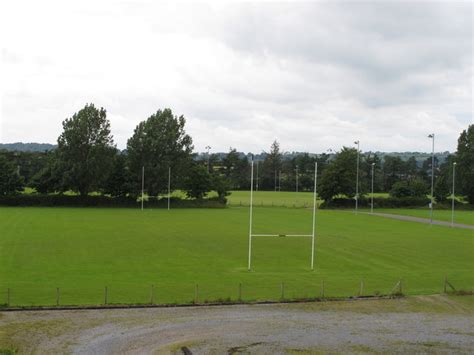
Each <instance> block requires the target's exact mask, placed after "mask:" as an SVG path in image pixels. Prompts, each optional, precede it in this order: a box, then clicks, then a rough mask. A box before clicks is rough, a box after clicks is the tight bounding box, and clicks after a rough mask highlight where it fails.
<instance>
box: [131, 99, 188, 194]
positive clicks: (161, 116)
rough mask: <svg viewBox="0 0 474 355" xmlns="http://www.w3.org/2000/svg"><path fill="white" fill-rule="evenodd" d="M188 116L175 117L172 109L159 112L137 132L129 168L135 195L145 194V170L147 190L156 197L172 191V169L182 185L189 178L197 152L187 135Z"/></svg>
mask: <svg viewBox="0 0 474 355" xmlns="http://www.w3.org/2000/svg"><path fill="white" fill-rule="evenodd" d="M185 124H186V119H185V118H184V116H180V117H177V116H174V115H173V112H172V111H171V109H169V108H166V109H164V110H158V111H157V112H156V113H155V114H153V115H151V116H150V117H149V118H148V119H147V120H146V121H142V122H140V123H139V124H138V126H137V127H136V128H135V131H134V134H133V136H132V137H131V138H130V139H129V140H128V142H127V154H128V166H129V169H130V175H131V178H132V180H131V182H132V186H131V188H132V192H133V193H134V194H136V195H138V193H139V192H140V190H141V180H142V167H145V189H146V192H147V193H148V195H150V196H156V195H158V194H160V193H163V192H166V191H167V190H168V169H169V167H171V169H172V173H173V179H174V181H176V182H177V183H176V184H174V186H177V185H179V184H180V183H181V182H182V181H183V179H184V176H185V175H186V174H187V171H186V170H187V167H189V166H190V162H191V158H192V156H191V153H192V150H193V145H192V139H191V137H190V136H189V135H187V134H186V132H185V130H184V126H185Z"/></svg>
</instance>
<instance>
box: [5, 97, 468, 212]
mask: <svg viewBox="0 0 474 355" xmlns="http://www.w3.org/2000/svg"><path fill="white" fill-rule="evenodd" d="M185 125H186V119H185V117H184V116H179V117H178V116H176V115H174V114H173V112H172V111H171V109H169V108H166V109H163V110H158V111H157V112H156V113H154V114H152V115H151V116H150V117H148V118H147V119H146V120H144V121H142V122H140V123H139V124H138V125H137V126H136V128H135V130H134V132H133V134H132V136H131V137H130V138H129V139H128V141H127V146H126V149H125V150H123V151H121V150H119V149H117V147H116V144H115V142H114V139H113V136H112V134H111V129H110V121H109V120H108V119H107V112H106V110H105V109H104V108H96V107H95V106H94V105H93V104H88V105H86V106H85V107H84V108H83V109H81V110H80V111H78V112H77V113H75V114H74V115H73V116H72V117H70V118H67V119H66V120H64V121H63V123H62V126H63V131H62V133H61V135H60V136H59V137H58V140H57V148H55V149H54V150H51V151H48V152H10V151H9V152H7V151H0V195H11V194H15V193H18V192H20V191H22V190H23V189H24V188H25V187H30V188H32V189H34V190H36V191H37V192H38V193H41V194H52V193H54V194H61V193H64V192H66V191H73V192H76V193H78V194H79V195H81V196H87V195H88V194H90V193H92V192H94V193H100V194H103V195H108V196H112V197H121V196H130V197H134V198H138V197H139V196H140V195H141V191H142V173H143V170H144V172H145V179H144V192H145V193H146V194H147V196H152V197H157V196H160V195H163V194H166V193H167V192H168V174H169V172H170V171H171V172H172V179H171V182H172V183H171V190H181V191H184V192H185V193H186V195H187V196H188V197H189V198H194V199H202V198H203V197H205V196H206V195H207V194H208V193H209V192H210V191H217V194H218V197H219V199H221V200H224V199H225V196H226V195H227V194H228V191H229V190H248V189H249V188H250V161H251V160H252V156H249V155H244V154H242V153H239V152H238V151H237V150H236V149H235V148H230V151H229V152H228V153H227V154H225V155H224V156H222V155H217V154H211V155H210V156H206V157H205V159H199V157H198V155H197V154H196V153H194V151H193V150H194V146H193V141H192V138H191V136H190V135H188V134H187V133H186V131H185ZM357 155H358V152H357V150H356V149H355V148H351V147H343V148H342V149H341V150H340V151H339V152H337V153H331V154H328V153H323V154H309V153H303V154H299V155H296V156H292V157H291V158H287V157H286V156H285V154H283V153H282V152H281V150H280V144H279V143H278V142H277V141H274V142H273V143H272V145H271V147H270V150H269V151H268V153H266V154H265V155H264V159H263V160H256V161H254V164H255V165H254V187H255V189H258V190H270V191H295V190H298V191H312V189H313V183H314V182H313V178H314V165H315V163H316V162H317V163H318V174H319V175H320V177H319V178H320V180H319V181H320V183H319V188H318V190H319V195H320V196H321V197H322V198H323V199H324V200H326V201H330V200H332V199H334V198H337V197H340V196H345V197H348V198H353V197H355V194H356V184H355V181H356V164H357ZM201 157H202V156H201ZM455 161H456V163H457V168H456V186H457V191H456V192H457V193H458V194H461V195H464V196H466V198H467V200H468V201H469V203H474V183H473V181H474V125H470V126H469V127H468V128H467V129H466V130H464V131H463V132H462V133H461V135H460V137H459V139H458V146H457V151H456V152H455V153H453V154H451V155H449V156H448V157H447V159H446V160H445V161H444V162H442V163H440V162H439V161H438V159H435V164H434V174H435V182H436V184H435V197H436V199H437V201H441V202H442V201H444V200H446V199H447V198H448V196H449V195H450V193H451V183H452V173H453V171H452V170H453V169H452V167H453V162H455ZM372 169H373V171H374V174H373V176H374V191H375V192H390V195H391V196H393V197H398V198H402V197H419V196H426V194H427V193H429V187H430V182H431V171H432V169H431V158H428V159H426V160H424V161H422V162H421V163H420V162H418V161H417V160H416V159H415V157H413V156H412V157H410V158H409V159H408V160H403V159H401V158H400V157H398V156H390V155H385V156H384V157H381V156H379V155H377V154H376V153H371V152H368V153H361V152H359V195H360V196H363V195H364V194H367V193H369V192H370V190H371V184H372Z"/></svg>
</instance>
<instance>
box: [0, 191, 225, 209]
mask: <svg viewBox="0 0 474 355" xmlns="http://www.w3.org/2000/svg"><path fill="white" fill-rule="evenodd" d="M0 206H12V207H13V206H18V207H27V206H32V207H56V206H57V207H129V208H139V207H140V206H141V203H140V202H139V201H137V200H136V199H135V198H132V197H109V196H84V197H82V196H69V195H42V194H31V195H26V194H25V195H12V196H0ZM144 206H145V207H146V208H167V206H168V200H167V199H166V198H161V199H156V198H149V200H148V201H145V203H144ZM171 206H172V207H173V208H196V207H205V208H223V207H225V206H226V202H225V201H221V200H219V199H217V198H209V199H203V200H182V199H178V198H172V199H171Z"/></svg>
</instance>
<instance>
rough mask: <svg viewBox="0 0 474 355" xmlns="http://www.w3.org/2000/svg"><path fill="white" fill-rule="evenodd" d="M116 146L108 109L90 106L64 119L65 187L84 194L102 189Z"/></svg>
mask: <svg viewBox="0 0 474 355" xmlns="http://www.w3.org/2000/svg"><path fill="white" fill-rule="evenodd" d="M114 154H115V146H114V142H113V137H112V135H111V133H110V122H109V120H108V119H107V114H106V111H105V109H103V108H100V109H97V108H95V106H94V105H93V104H88V105H86V106H85V107H84V108H83V109H82V110H80V111H79V112H77V113H75V114H74V115H73V116H72V117H71V118H67V119H66V120H64V121H63V133H61V135H60V136H59V138H58V159H59V163H60V167H61V169H62V170H63V186H64V188H67V189H71V190H73V191H76V192H79V193H80V194H81V196H84V195H87V194H88V193H89V192H91V191H94V190H97V189H99V187H100V186H101V185H102V184H103V182H104V181H105V180H106V179H107V177H108V175H109V173H110V170H111V168H112V163H113V157H114Z"/></svg>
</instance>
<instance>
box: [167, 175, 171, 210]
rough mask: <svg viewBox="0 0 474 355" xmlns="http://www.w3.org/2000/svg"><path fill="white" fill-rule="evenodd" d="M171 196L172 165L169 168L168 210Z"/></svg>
mask: <svg viewBox="0 0 474 355" xmlns="http://www.w3.org/2000/svg"><path fill="white" fill-rule="evenodd" d="M170 198H171V166H170V167H169V168H168V211H169V210H170Z"/></svg>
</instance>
